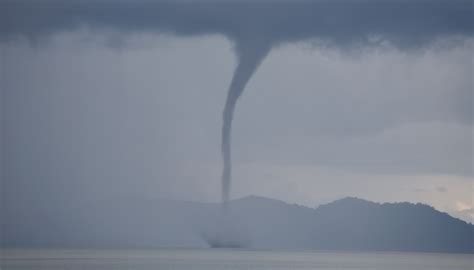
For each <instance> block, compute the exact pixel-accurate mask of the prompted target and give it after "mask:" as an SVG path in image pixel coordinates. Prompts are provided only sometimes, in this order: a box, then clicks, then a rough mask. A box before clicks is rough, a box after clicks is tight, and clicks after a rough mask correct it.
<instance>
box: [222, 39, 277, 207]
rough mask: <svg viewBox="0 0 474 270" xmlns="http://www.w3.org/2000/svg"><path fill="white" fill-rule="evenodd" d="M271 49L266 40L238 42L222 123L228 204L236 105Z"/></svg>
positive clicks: (224, 189)
mask: <svg viewBox="0 0 474 270" xmlns="http://www.w3.org/2000/svg"><path fill="white" fill-rule="evenodd" d="M269 51H270V46H269V44H267V43H265V42H261V43H257V44H245V43H244V44H237V48H236V54H237V61H238V63H237V67H236V69H235V71H234V75H233V77H232V82H231V83H230V87H229V92H228V94H227V101H226V103H225V108H224V112H223V125H222V159H223V171H222V201H223V203H224V204H225V205H227V203H228V201H229V197H230V188H231V178H232V175H231V173H232V160H231V159H232V157H231V148H232V147H231V143H232V142H231V131H232V120H233V118H234V112H235V105H236V103H237V100H238V99H239V97H240V96H241V95H242V92H243V91H244V89H245V85H246V84H247V82H248V81H249V80H250V78H251V77H252V75H253V74H254V73H255V71H256V70H257V68H258V66H259V65H260V63H261V62H262V60H263V59H264V58H265V56H266V55H267V54H268V52H269Z"/></svg>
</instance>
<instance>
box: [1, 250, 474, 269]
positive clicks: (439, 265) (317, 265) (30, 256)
mask: <svg viewBox="0 0 474 270" xmlns="http://www.w3.org/2000/svg"><path fill="white" fill-rule="evenodd" d="M0 252H1V253H0V258H1V261H0V269H1V270H9V269H15V270H17V269H44V270H49V269H67V270H79V269H80V270H85V269H114V270H122V269H127V270H134V269H137V270H138V269H140V270H141V269H160V270H161V269H163V270H168V269H169V270H171V269H173V270H182V269H192V270H201V269H202V270H204V269H205V270H213V269H239V270H241V269H247V270H257V269H258V270H261V269H353V270H355V269H377V270H389V269H390V270H392V269H403V270H409V269H413V270H420V269H430V270H436V269H440V270H448V269H449V270H457V269H463V270H464V269H465V270H471V269H473V258H474V257H473V255H461V254H426V253H344V252H299V251H295V252H280V251H254V250H236V249H157V250H140V251H136V250H135V251H123V250H121V251H102V250H101V251H94V250H40V251H36V250H35V251H33V250H2V251H0Z"/></svg>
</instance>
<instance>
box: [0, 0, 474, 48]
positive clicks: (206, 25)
mask: <svg viewBox="0 0 474 270" xmlns="http://www.w3.org/2000/svg"><path fill="white" fill-rule="evenodd" d="M0 6H1V8H0V34H1V37H2V39H4V40H5V39H9V38H12V37H15V36H19V35H26V36H29V37H32V38H34V37H37V36H41V35H45V34H50V33H53V32H57V31H68V30H71V29H74V28H78V27H80V26H88V27H92V28H96V27H97V28H103V29H106V28H110V29H116V30H120V31H124V32H135V31H137V32H143V31H160V32H169V33H174V34H177V35H201V34H215V33H217V34H223V35H225V36H227V37H229V38H230V39H232V40H234V41H235V42H237V43H246V42H251V41H253V40H255V39H259V40H261V41H263V42H267V43H269V44H272V45H275V44H279V43H282V42H287V41H295V40H303V39H311V38H321V39H323V40H326V41H328V42H333V43H336V44H339V45H347V44H352V43H354V42H356V43H357V42H360V43H372V42H375V43H376V42H377V40H380V39H377V38H376V39H373V37H374V36H376V37H379V38H383V39H388V40H390V41H392V42H393V43H395V44H397V45H399V46H409V47H411V46H416V45H419V44H423V43H425V42H427V41H430V40H432V39H434V38H437V37H439V36H443V35H470V34H472V32H473V24H472V2H471V1H469V0H450V1H445V0H415V1H405V0H399V1H391V0H382V1H380V0H378V1H375V0H360V1H358V0H356V1H353V0H350V1H348V0H336V1H334V0H333V1H324V0H323V1H298V2H297V3H295V2H292V1H278V2H271V1H261V2H260V1H259V2H247V1H238V2H237V1H225V2H214V1H74V0H71V1H57V0H56V1H55V0H44V1H10V0H7V1H2V2H1V3H0Z"/></svg>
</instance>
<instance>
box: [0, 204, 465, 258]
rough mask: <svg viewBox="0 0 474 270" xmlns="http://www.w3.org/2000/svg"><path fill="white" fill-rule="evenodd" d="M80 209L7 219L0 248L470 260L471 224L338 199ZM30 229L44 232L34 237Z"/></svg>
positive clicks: (426, 211) (432, 212) (434, 213)
mask: <svg viewBox="0 0 474 270" xmlns="http://www.w3.org/2000/svg"><path fill="white" fill-rule="evenodd" d="M84 203H85V205H82V206H77V209H82V211H80V210H78V211H74V212H73V211H64V208H63V207H62V206H61V205H56V206H53V205H52V206H50V207H49V208H48V209H42V212H41V213H42V215H43V216H42V218H41V219H31V218H30V217H18V216H17V217H15V218H13V217H9V216H8V213H7V215H6V219H5V220H4V224H3V228H2V232H3V236H2V237H1V246H2V247H4V248H14V247H20V248H25V247H61V248H62V247H68V248H156V247H207V246H214V245H212V243H210V242H209V239H212V241H214V242H217V243H221V244H219V245H215V246H225V243H233V246H242V247H251V248H263V249H299V250H301V249H310V250H353V251H421V252H451V253H474V248H473V242H474V237H473V235H474V234H473V232H474V225H472V224H471V223H467V222H465V221H463V220H460V219H457V218H454V217H451V216H449V215H448V214H447V213H443V212H440V211H438V210H436V209H435V208H433V207H431V206H429V205H425V204H420V203H417V204H413V203H407V202H401V203H377V202H371V201H368V200H364V199H360V198H355V197H345V198H342V199H339V200H335V201H333V202H330V203H327V204H321V205H319V206H317V207H315V208H310V207H306V206H301V205H298V204H289V203H286V202H284V201H281V200H275V199H269V198H266V197H261V196H247V197H243V198H239V199H235V200H232V201H231V202H230V204H229V210H230V211H229V213H228V214H225V215H224V217H223V216H222V215H223V212H222V208H221V205H220V204H219V203H200V202H189V201H177V200H163V199H153V198H121V199H120V200H101V201H96V202H84ZM10 214H14V213H10ZM10 220H15V221H16V222H10V223H9V221H10ZM5 221H6V222H5ZM18 224H20V225H18ZM37 227H41V228H45V229H44V230H43V231H41V232H40V233H39V232H38V231H37V230H36V228H37ZM241 239H245V241H243V242H242V243H240V242H239V240H241ZM230 240H232V241H230Z"/></svg>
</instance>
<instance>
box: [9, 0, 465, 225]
mask: <svg viewBox="0 0 474 270" xmlns="http://www.w3.org/2000/svg"><path fill="white" fill-rule="evenodd" d="M392 3H393V2H392ZM416 3H426V2H422V1H420V2H416ZM431 3H437V4H433V6H431V8H428V9H427V10H426V12H421V11H419V12H416V13H414V14H408V15H406V13H404V12H401V13H400V14H405V15H406V16H408V17H407V18H408V19H407V20H404V19H401V18H402V17H403V16H401V15H400V16H401V17H399V18H400V19H397V17H396V16H395V18H394V19H393V20H388V19H385V18H382V19H373V20H372V19H368V21H364V22H360V25H359V27H354V29H355V31H354V32H351V33H347V32H346V31H347V30H346V29H347V21H345V20H342V21H341V23H334V22H332V23H331V22H330V21H329V22H328V23H327V24H326V25H325V27H326V28H324V27H323V26H320V25H319V24H316V23H315V22H320V21H319V20H322V19H321V18H318V19H313V16H314V15H311V14H306V15H305V16H307V17H305V16H302V17H301V18H300V19H299V20H296V21H292V22H293V23H291V24H287V25H288V29H286V28H284V27H283V26H285V25H286V24H283V23H282V27H283V28H279V29H278V31H277V30H275V31H274V32H271V31H270V32H269V26H268V25H267V24H265V23H263V22H266V21H267V20H263V19H261V18H260V17H259V16H263V17H262V18H270V19H269V21H270V22H272V20H274V22H280V19H278V18H280V16H282V14H284V13H282V12H283V11H282V10H279V9H274V10H269V11H265V12H264V13H262V14H263V15H262V14H260V13H258V12H256V14H254V15H252V16H250V21H246V22H243V19H242V18H243V17H242V16H240V15H239V14H238V13H236V14H234V15H233V16H230V17H229V16H223V15H221V16H217V17H216V18H217V19H215V25H210V22H212V20H211V19H212V18H214V17H213V16H215V14H219V13H218V12H214V11H212V10H213V9H209V10H211V11H212V12H211V15H209V16H207V14H205V15H206V16H204V15H202V14H201V13H202V12H204V11H203V10H204V8H203V9H202V10H201V9H198V10H197V11H196V12H195V13H192V16H191V15H190V22H183V21H182V20H178V19H177V18H174V17H171V15H170V17H169V18H168V17H166V16H165V17H163V18H164V19H163V25H165V26H166V27H167V28H166V27H165V30H170V29H171V30H170V31H167V32H166V34H163V33H162V32H160V31H154V29H155V28H154V27H155V26H156V25H159V26H161V24H160V23H161V21H160V20H157V21H156V22H153V23H151V24H148V22H149V21H148V20H145V19H143V20H140V19H137V18H133V17H127V18H125V19H123V21H122V20H119V19H120V18H119V17H116V16H117V14H116V13H111V15H110V17H107V16H105V17H100V18H103V20H97V18H96V17H94V16H98V15H94V16H93V17H87V16H81V15H78V18H80V19H78V20H79V21H81V20H84V22H87V18H88V19H90V22H91V24H90V25H87V24H80V23H79V24H78V25H82V27H79V28H76V27H72V24H71V21H70V18H71V17H67V16H65V15H64V16H62V17H61V16H59V17H57V18H58V20H57V21H55V20H51V21H48V20H46V21H45V23H44V24H40V25H39V26H38V28H35V27H36V26H37V23H36V21H35V20H37V19H38V18H39V19H41V18H42V17H41V14H40V13H35V15H34V16H32V17H31V18H32V19H31V21H28V20H24V21H23V24H14V25H18V27H16V26H14V25H12V24H2V25H3V26H6V27H4V28H2V29H0V33H1V34H2V37H3V38H5V39H4V41H3V42H2V43H1V45H0V46H1V47H0V48H1V54H2V60H1V71H2V83H1V84H2V85H1V88H2V93H1V94H2V100H1V101H2V117H3V118H2V144H3V145H2V165H3V168H2V169H3V170H2V192H3V194H2V197H3V200H4V201H3V203H4V205H13V204H15V207H19V208H20V209H30V211H35V209H36V208H34V207H32V205H36V207H39V208H38V209H40V208H41V207H40V206H41V205H44V206H47V205H48V204H53V203H64V204H65V205H66V206H70V207H74V205H75V202H77V201H79V200H86V199H89V198H102V199H104V200H117V199H118V198H120V197H121V196H132V197H134V196H135V197H140V196H150V197H155V196H156V197H171V198H178V199H186V200H200V201H217V200H218V199H219V198H220V179H219V177H220V170H221V161H220V150H219V147H220V127H221V112H222V108H223V105H224V101H225V95H226V89H227V87H228V85H229V82H230V78H231V76H232V73H233V68H234V66H235V56H234V53H233V48H234V46H235V45H234V43H232V41H233V40H235V39H237V40H240V39H241V37H240V35H241V34H240V33H241V31H243V32H245V31H244V30H243V29H247V27H249V29H253V25H257V26H258V25H261V28H259V27H257V26H255V29H253V30H252V31H255V33H254V32H252V31H251V34H252V35H259V33H269V37H268V38H269V39H270V40H271V41H269V42H275V43H274V44H275V48H274V49H273V50H272V51H271V52H270V54H269V55H268V57H267V58H266V59H265V60H264V61H263V63H262V65H261V66H260V68H259V69H258V70H257V72H256V73H255V74H254V77H252V79H251V80H250V82H249V84H248V86H247V89H246V91H245V93H244V95H243V96H242V98H241V100H240V101H239V104H238V108H237V111H236V120H235V123H234V129H233V138H234V141H233V146H234V153H233V156H234V161H235V169H234V172H235V175H234V181H233V185H234V190H233V192H232V197H234V198H235V197H240V196H244V195H248V194H257V195H264V196H268V197H273V198H278V199H282V200H285V201H288V202H296V203H301V204H305V205H310V206H313V205H316V204H319V203H321V202H327V201H329V200H332V199H337V198H340V197H343V196H348V195H350V196H360V197H363V198H367V199H372V200H377V201H405V200H407V201H412V202H418V201H421V202H425V203H428V204H431V205H434V206H435V207H436V208H438V209H440V210H443V211H449V212H450V213H451V214H453V215H456V216H458V217H462V218H464V219H466V220H469V215H470V213H471V215H472V211H470V209H472V207H473V205H472V196H473V195H472V194H473V188H472V183H473V182H472V181H473V172H472V150H473V149H472V146H473V141H472V138H473V134H472V133H473V112H472V105H473V104H472V102H473V98H472V94H473V93H472V91H473V90H472V89H473V88H472V76H473V70H472V42H473V40H472V38H471V37H470V34H471V33H472V25H471V24H468V26H466V20H467V17H466V16H465V15H466V11H465V10H463V9H462V7H464V5H466V3H468V2H465V1H464V2H457V1H455V3H457V4H458V5H459V6H457V5H456V4H453V5H452V6H451V5H448V4H447V2H445V1H431ZM417 5H418V4H417ZM440 5H441V6H442V7H443V8H442V9H440V8H439V6H440ZM198 6H200V5H198ZM107 7H109V6H108V5H103V6H101V7H100V8H101V9H102V8H104V10H105V8H107ZM460 7H461V8H460ZM112 8H113V7H112ZM101 9H98V10H101ZM242 9H244V10H245V8H244V7H243V8H242ZM53 10H54V9H53ZM77 10H79V11H77ZM77 10H76V11H74V10H72V11H71V12H72V13H74V14H82V13H81V9H77ZM113 10H114V9H113ZM177 10H178V11H179V12H185V11H186V10H187V8H183V9H177ZM225 10H227V8H225ZM256 10H258V9H256ZM295 10H296V11H297V12H296V11H295V12H296V14H298V12H302V10H304V9H302V8H299V7H297V6H296V7H295ZM336 10H337V12H336V14H343V12H342V11H343V10H345V9H340V8H336ZM367 10H371V9H366V8H364V9H363V8H360V11H361V12H359V13H358V12H354V14H356V15H357V16H360V18H362V17H364V18H365V17H367V18H379V17H378V16H375V15H374V14H375V13H373V12H368V13H367ZM379 10H380V9H379ZM382 10H384V9H382ZM178 11H177V12H178ZM362 11H363V12H362ZM75 12H78V13H75ZM161 12H164V11H161ZM200 12H201V13H200ZM225 12H229V11H225ZM225 12H224V13H223V14H227V13H225ZM262 12H263V11H262ZM341 12H342V13H341ZM386 12H388V11H386ZM430 12H432V13H430ZM13 14H14V13H13ZM18 14H19V17H18V18H22V17H21V14H25V13H21V12H20V13H18ZM45 14H48V13H47V12H46V13H45ZM45 14H43V15H42V16H45ZM213 14H214V15H213ZM292 14H293V13H292ZM302 14H305V13H304V12H303V13H302ZM364 14H365V15H364ZM367 14H369V15H370V14H372V15H374V16H366V15H367ZM395 14H397V13H395ZM430 14H431V15H430ZM441 14H444V15H441ZM452 14H458V15H459V16H453V15H452ZM469 14H471V13H469V12H468V15H469ZM2 15H3V14H2ZM112 15H113V16H112ZM310 15H311V16H310ZM379 15H380V17H384V16H385V15H383V13H382V14H379ZM382 15H383V16H382ZM405 15H404V16H405ZM415 15H422V16H426V18H429V17H430V16H434V18H437V19H434V20H433V21H431V23H426V22H427V20H426V18H425V19H423V20H420V21H421V22H420V21H418V20H415V18H416V16H415ZM35 16H37V17H35ZM149 16H151V15H149ZM193 16H196V17H193ZM338 16H342V15H338ZM158 17H159V16H158ZM296 17H297V16H296ZM323 17H324V16H323ZM336 17H337V16H336ZM3 18H4V19H5V18H7V19H6V20H8V22H15V20H16V18H13V17H3ZM35 18H36V19H35ZM81 18H82V19H81ZM84 18H86V19H84ZM144 18H147V16H144ZM180 18H182V17H180ZM193 18H197V19H196V20H197V21H198V22H199V23H197V24H192V23H191V22H193V20H191V19H193ZM210 18H211V19H210ZM272 18H273V19H272ZM275 18H277V19H275ZM305 18H306V19H307V20H310V21H309V24H308V25H307V26H306V27H307V28H302V27H301V25H302V24H303V23H308V21H305V20H306V19H305ZM443 18H444V19H443ZM39 19H38V20H39ZM127 19H129V20H130V23H128V24H127ZM234 19H235V21H233V20H234ZM229 20H230V22H228V21H229ZM252 20H256V22H255V24H251V25H252V26H246V24H247V23H249V24H250V23H251V22H252ZM312 20H316V21H312ZM283 21H284V22H286V21H285V20H283ZM342 22H344V23H342ZM380 22H385V23H387V24H386V25H385V27H384V25H383V24H382V25H380V24H378V25H379V26H377V27H375V26H374V25H377V24H376V23H380ZM397 22H398V23H401V22H404V23H407V24H408V25H399V26H397V24H396V23H397ZM410 22H413V24H410ZM468 22H470V21H468ZM241 24H243V25H241ZM196 25H197V26H196ZM226 25H230V26H228V27H227V26H226ZM313 25H318V26H315V27H312V26H313ZM364 25H371V26H370V27H366V28H364V27H363V26H364ZM191 26H193V27H195V26H196V28H189V27H191ZM395 26H396V27H395ZM96 27H98V28H96ZM142 27H143V28H142ZM233 27H237V30H238V31H237V32H234V31H233V30H232V29H235V28H233ZM374 27H375V28H374ZM104 28H105V30H104ZM98 29H101V30H98ZM124 29H125V30H127V31H128V35H125V36H124V35H123V33H122V30H124ZM149 29H153V31H142V30H149ZM156 29H157V30H159V29H160V28H159V27H158V28H156ZM229 29H230V30H229ZM259 29H260V30H259ZM282 29H283V30H282ZM285 29H286V30H285ZM295 29H300V30H301V31H299V32H298V31H297V32H295ZM315 29H316V30H315ZM324 29H332V30H333V31H328V32H324V31H323V30H324ZM384 29H385V30H386V31H385V32H384V31H382V30H384ZM56 30H61V31H58V32H56ZM257 30H259V31H262V32H259V31H257ZM376 30H377V31H376ZM379 30H380V31H379ZM407 30H412V31H413V32H410V31H407ZM321 31H323V32H324V33H325V34H327V35H330V36H331V38H333V40H332V41H333V42H336V43H338V44H346V43H344V42H346V41H347V42H348V40H349V39H350V40H351V42H355V43H357V42H361V40H360V39H359V38H360V37H366V36H364V35H362V36H361V34H366V35H370V34H372V33H375V34H380V35H381V36H382V37H381V38H380V39H379V38H374V39H369V38H367V39H363V43H364V44H367V42H369V43H373V42H375V43H376V44H378V45H377V46H374V44H371V45H370V46H368V47H367V46H365V47H359V46H351V47H344V46H342V47H341V46H332V45H331V44H326V43H324V44H321V43H320V42H319V41H316V40H314V38H318V37H320V36H318V35H317V34H321ZM173 32H175V33H176V32H177V33H178V34H179V35H178V36H176V35H174V34H173ZM24 33H27V34H28V35H26V36H24V35H22V34H24ZM42 33H48V35H40V34H42ZM200 33H205V35H199V34H200ZM229 33H230V34H229ZM236 33H239V34H236ZM285 33H286V35H285ZM293 33H295V35H293ZM324 33H323V34H324ZM333 33H335V34H333ZM384 33H387V35H385V36H384ZM188 34H189V35H188ZM223 34H224V35H223ZM415 36H416V37H419V38H420V39H416V38H415ZM303 37H304V38H307V37H309V39H308V40H309V42H305V41H304V40H303V41H302V40H301V39H302V38H303ZM323 37H324V35H323ZM28 38H32V39H33V42H32V43H31V40H28ZM249 40H254V39H253V38H250V39H249ZM275 40H276V41H275ZM427 40H430V41H431V42H428V43H427V42H426V41H427ZM281 41H295V42H291V43H286V42H284V43H281ZM343 41H344V42H343ZM388 41H392V42H394V43H390V42H388ZM415 41H416V42H415ZM238 42H239V41H238ZM407 42H408V43H407ZM355 43H351V44H355ZM272 44H273V43H272ZM393 44H395V45H398V46H393ZM420 44H423V46H422V47H418V46H419V45H420ZM407 45H417V48H416V49H415V50H413V49H409V50H407V49H406V46H407ZM439 190H445V192H439ZM471 218H472V216H471Z"/></svg>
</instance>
